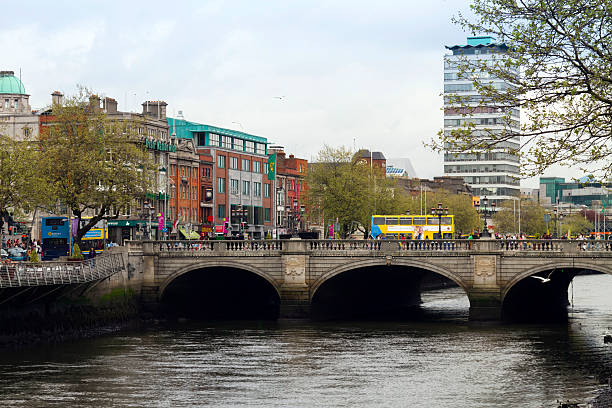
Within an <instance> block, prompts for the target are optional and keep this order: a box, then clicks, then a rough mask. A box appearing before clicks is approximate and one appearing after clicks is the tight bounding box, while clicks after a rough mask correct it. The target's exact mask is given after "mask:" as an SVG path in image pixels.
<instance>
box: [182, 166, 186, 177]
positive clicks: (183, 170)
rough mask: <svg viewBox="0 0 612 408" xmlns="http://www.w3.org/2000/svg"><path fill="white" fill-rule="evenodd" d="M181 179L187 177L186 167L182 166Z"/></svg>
mask: <svg viewBox="0 0 612 408" xmlns="http://www.w3.org/2000/svg"><path fill="white" fill-rule="evenodd" d="M181 177H185V166H181Z"/></svg>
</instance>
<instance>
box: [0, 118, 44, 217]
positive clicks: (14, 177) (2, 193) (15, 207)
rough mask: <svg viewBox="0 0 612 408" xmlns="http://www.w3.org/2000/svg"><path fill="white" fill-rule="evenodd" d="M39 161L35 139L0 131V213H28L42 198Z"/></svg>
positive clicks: (0, 129) (0, 128)
mask: <svg viewBox="0 0 612 408" xmlns="http://www.w3.org/2000/svg"><path fill="white" fill-rule="evenodd" d="M1 131H2V127H1V124H0V132H1ZM38 161H39V152H38V150H37V146H36V144H35V143H33V142H31V141H18V140H14V139H11V138H10V137H8V136H3V135H1V134H0V213H4V212H5V211H8V210H10V211H11V212H13V213H15V212H17V213H27V212H29V211H31V210H33V209H34V207H35V206H36V205H38V204H40V202H41V200H43V199H44V194H41V190H42V187H43V183H42V180H41V177H40V169H39V168H38V165H37V163H38Z"/></svg>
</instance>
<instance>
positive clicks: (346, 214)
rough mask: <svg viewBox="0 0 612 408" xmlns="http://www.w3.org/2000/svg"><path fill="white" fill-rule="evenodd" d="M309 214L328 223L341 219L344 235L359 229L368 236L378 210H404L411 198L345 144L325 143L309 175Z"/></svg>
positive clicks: (307, 196) (390, 211)
mask: <svg viewBox="0 0 612 408" xmlns="http://www.w3.org/2000/svg"><path fill="white" fill-rule="evenodd" d="M306 181H307V184H308V190H307V193H306V202H307V206H308V208H309V215H308V216H309V217H310V219H311V220H313V221H319V222H320V221H323V222H324V223H325V224H328V223H330V222H335V221H336V220H338V223H339V224H340V227H341V230H340V235H341V236H342V237H346V236H348V235H349V234H350V233H352V232H354V231H355V230H359V231H361V232H363V233H364V234H365V235H366V236H367V234H368V231H369V226H370V219H371V216H372V215H373V214H374V213H379V214H397V213H403V212H404V211H405V210H406V209H407V207H408V198H407V196H406V194H405V192H404V191H403V190H402V189H397V188H396V184H395V181H394V180H390V179H387V178H386V177H385V174H384V171H381V169H377V168H371V167H370V166H369V165H366V164H365V163H363V162H361V161H360V160H358V159H356V158H355V157H354V154H353V152H351V151H350V150H349V149H347V148H345V147H340V148H332V147H330V146H324V147H323V149H322V150H321V151H320V152H319V154H318V155H317V159H316V161H315V163H312V164H309V166H308V174H307V178H306Z"/></svg>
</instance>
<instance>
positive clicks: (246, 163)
mask: <svg viewBox="0 0 612 408" xmlns="http://www.w3.org/2000/svg"><path fill="white" fill-rule="evenodd" d="M250 164H251V163H250V161H249V160H247V159H242V171H250V169H249V167H251V166H250Z"/></svg>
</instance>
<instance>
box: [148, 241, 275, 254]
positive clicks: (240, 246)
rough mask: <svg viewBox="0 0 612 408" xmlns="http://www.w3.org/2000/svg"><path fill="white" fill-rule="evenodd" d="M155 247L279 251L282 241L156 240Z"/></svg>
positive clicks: (167, 250)
mask: <svg viewBox="0 0 612 408" xmlns="http://www.w3.org/2000/svg"><path fill="white" fill-rule="evenodd" d="M156 247H157V248H159V251H160V252H180V251H192V252H193V251H196V252H200V251H202V252H204V251H209V252H212V251H280V250H282V249H283V241H280V240H255V241H251V240H248V241H233V240H228V241H207V240H204V241H193V240H191V241H184V240H183V241H158V242H156Z"/></svg>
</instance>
